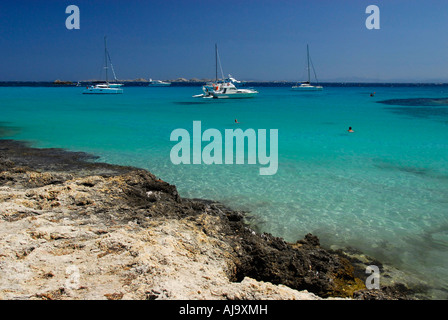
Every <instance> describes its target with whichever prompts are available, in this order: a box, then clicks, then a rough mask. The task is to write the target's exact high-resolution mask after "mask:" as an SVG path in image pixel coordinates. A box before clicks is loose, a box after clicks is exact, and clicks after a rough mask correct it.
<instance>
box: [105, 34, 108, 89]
mask: <svg viewBox="0 0 448 320" xmlns="http://www.w3.org/2000/svg"><path fill="white" fill-rule="evenodd" d="M104 60H105V62H106V66H105V67H104V68H105V69H106V83H107V84H109V82H108V80H107V69H108V68H107V45H106V36H104Z"/></svg>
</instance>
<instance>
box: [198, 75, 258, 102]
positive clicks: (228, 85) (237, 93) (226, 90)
mask: <svg viewBox="0 0 448 320" xmlns="http://www.w3.org/2000/svg"><path fill="white" fill-rule="evenodd" d="M202 91H204V93H203V94H198V95H195V96H193V97H195V98H213V99H243V98H252V97H254V96H255V95H257V94H258V91H256V90H253V89H241V88H237V87H235V85H234V84H233V83H232V82H231V81H226V80H224V81H215V82H211V83H208V84H206V85H205V86H203V87H202Z"/></svg>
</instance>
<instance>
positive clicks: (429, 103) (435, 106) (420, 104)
mask: <svg viewBox="0 0 448 320" xmlns="http://www.w3.org/2000/svg"><path fill="white" fill-rule="evenodd" d="M377 103H382V104H385V105H390V106H400V107H387V108H385V109H386V110H389V111H391V112H393V113H396V114H399V115H403V116H410V117H414V118H434V117H435V118H443V119H447V118H448V99H447V98H412V99H390V100H383V101H377Z"/></svg>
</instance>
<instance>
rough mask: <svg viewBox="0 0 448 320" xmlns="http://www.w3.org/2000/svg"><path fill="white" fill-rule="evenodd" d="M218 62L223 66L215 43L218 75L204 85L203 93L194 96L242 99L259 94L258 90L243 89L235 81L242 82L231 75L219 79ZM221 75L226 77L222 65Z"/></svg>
mask: <svg viewBox="0 0 448 320" xmlns="http://www.w3.org/2000/svg"><path fill="white" fill-rule="evenodd" d="M218 63H219V65H220V67H221V63H220V61H219V55H218V46H217V45H216V44H215V65H216V76H215V81H214V82H210V83H207V84H206V85H204V86H203V87H202V91H203V92H204V93H203V94H197V95H194V96H193V97H194V98H205V99H242V98H253V97H255V96H256V95H257V94H258V91H256V90H254V89H250V88H248V89H241V88H237V87H236V86H235V84H234V83H241V82H240V81H238V80H236V79H235V78H233V77H232V76H231V75H229V78H227V79H224V80H219V79H218ZM221 75H222V78H224V75H223V72H222V67H221Z"/></svg>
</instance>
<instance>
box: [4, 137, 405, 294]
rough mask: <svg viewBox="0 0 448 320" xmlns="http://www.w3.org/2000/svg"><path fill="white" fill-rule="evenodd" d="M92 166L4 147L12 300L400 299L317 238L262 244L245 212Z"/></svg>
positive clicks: (264, 239)
mask: <svg viewBox="0 0 448 320" xmlns="http://www.w3.org/2000/svg"><path fill="white" fill-rule="evenodd" d="M91 160H93V159H92V157H91V156H89V155H87V154H84V153H75V152H66V151H64V150H59V149H35V148H29V147H27V146H26V145H25V144H23V143H20V142H15V141H11V140H0V243H1V247H0V275H1V276H0V298H1V299H321V297H323V298H325V297H343V298H345V297H353V296H354V293H355V297H359V298H365V297H369V298H371V297H376V296H378V297H380V298H381V299H388V298H396V297H397V296H394V293H390V292H388V293H387V294H386V293H381V295H379V294H378V295H375V294H366V293H363V292H365V290H364V291H362V290H363V289H365V287H364V283H363V281H361V280H360V279H358V278H356V277H355V270H354V267H353V265H352V264H351V263H350V262H349V260H347V259H346V258H345V257H344V256H343V255H341V254H338V253H336V252H332V251H328V250H325V249H323V248H321V247H320V245H319V239H318V238H317V237H315V236H313V235H307V236H306V237H305V239H303V240H301V241H298V242H297V243H287V242H285V241H284V240H283V239H281V238H277V237H274V236H272V235H270V234H258V233H256V232H254V231H253V230H251V229H250V228H249V227H248V225H247V224H246V223H245V222H244V214H243V213H242V212H238V211H234V210H231V209H229V208H226V207H225V206H223V205H221V204H220V203H217V202H213V201H206V200H198V199H183V198H181V197H180V196H179V194H178V193H177V190H176V187H175V186H173V185H170V184H169V183H167V182H164V181H161V180H159V179H157V177H155V176H154V175H153V174H151V173H149V172H148V171H145V170H141V169H137V168H132V167H123V166H114V165H109V164H103V163H96V162H92V161H91ZM360 290H361V291H360ZM400 298H401V296H400Z"/></svg>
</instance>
